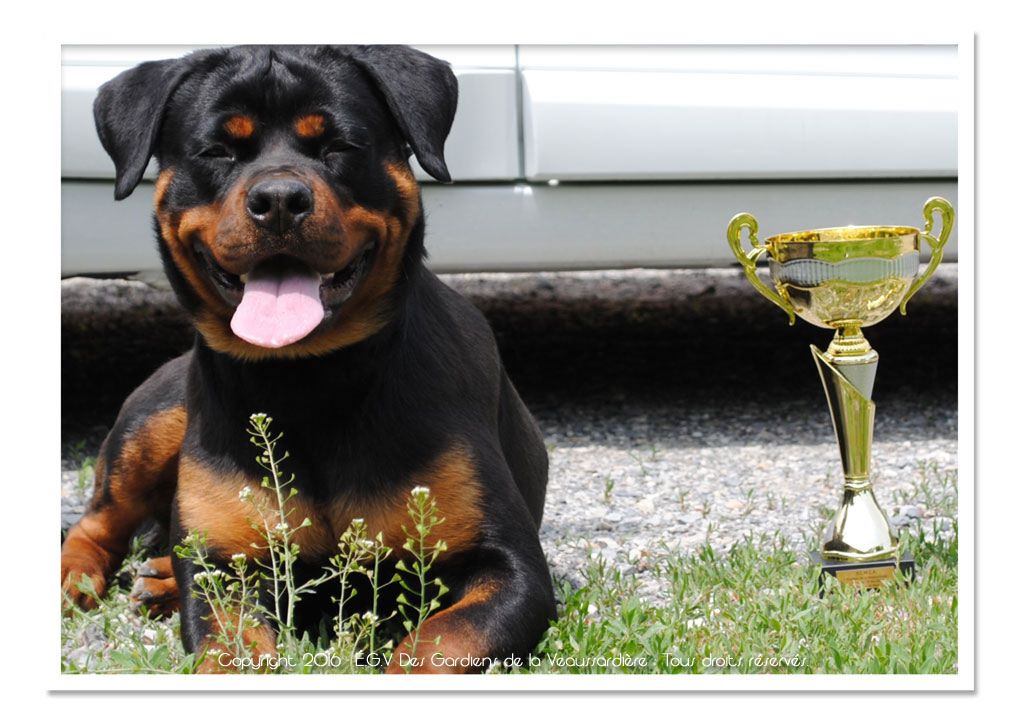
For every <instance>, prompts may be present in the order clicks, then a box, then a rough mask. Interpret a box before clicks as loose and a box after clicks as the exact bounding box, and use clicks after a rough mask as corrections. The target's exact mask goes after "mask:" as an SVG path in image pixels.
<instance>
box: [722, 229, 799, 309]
mask: <svg viewBox="0 0 1024 724" xmlns="http://www.w3.org/2000/svg"><path fill="white" fill-rule="evenodd" d="M743 227H746V228H747V230H748V232H749V237H750V245H751V247H753V248H751V250H750V251H744V250H743V244H742V241H741V239H740V235H741V234H742V233H743ZM726 236H727V237H728V239H729V246H730V247H731V248H732V253H733V254H735V255H736V258H737V259H738V260H739V262H740V264H742V265H743V273H744V274H746V275H747V280H748V281H749V282H750V283H751V284H753V285H754V288H755V289H756V290H757V291H759V292H761V294H763V295H764V296H766V297H768V299H770V300H771V301H773V302H774V303H775V304H777V305H778V306H779V307H781V308H782V310H783V311H785V312H786V314H788V315H789V324H790V326H792V325H794V324H796V312H795V311H794V309H793V305H792V304H790V303H789V301H788V300H786V299H784V298H783V297H782V295H781V294H779V293H778V292H776V291H775V290H774V289H770V288H769V287H768V285H767V284H765V283H764V282H762V281H761V279H760V277H758V276H757V261H758V259H760V258H761V257H762V256H764V255H765V253H766V252H767V251H768V247H767V246H763V245H762V244H761V243H760V242H759V241H758V240H757V219H755V218H754V217H753V216H751V215H750V214H746V213H743V214H736V215H735V216H734V217H732V221H730V222H729V229H728V231H726Z"/></svg>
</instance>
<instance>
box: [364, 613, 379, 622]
mask: <svg viewBox="0 0 1024 724" xmlns="http://www.w3.org/2000/svg"><path fill="white" fill-rule="evenodd" d="M363 620H365V621H369V622H370V623H377V621H378V620H380V616H378V615H377V614H375V613H374V612H373V611H367V612H366V613H364V614H363Z"/></svg>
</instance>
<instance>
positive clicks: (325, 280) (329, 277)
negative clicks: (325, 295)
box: [320, 272, 334, 284]
mask: <svg viewBox="0 0 1024 724" xmlns="http://www.w3.org/2000/svg"><path fill="white" fill-rule="evenodd" d="M333 280H334V272H331V273H330V274H321V275H320V283H321V284H330V283H331V282H332V281H333Z"/></svg>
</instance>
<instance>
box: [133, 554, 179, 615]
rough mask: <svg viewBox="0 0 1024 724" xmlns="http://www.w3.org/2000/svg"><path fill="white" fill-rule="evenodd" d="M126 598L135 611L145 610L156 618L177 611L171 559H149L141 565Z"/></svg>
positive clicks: (177, 600)
mask: <svg viewBox="0 0 1024 724" xmlns="http://www.w3.org/2000/svg"><path fill="white" fill-rule="evenodd" d="M128 598H129V599H130V600H131V602H132V605H133V606H134V608H135V609H136V610H139V609H141V608H145V609H146V611H147V612H148V613H149V614H150V615H151V616H155V617H157V618H163V617H165V616H170V615H171V614H172V613H174V612H175V611H177V610H178V603H179V598H178V581H177V580H176V579H175V578H174V571H173V570H171V557H170V556H163V557H162V558H151V559H149V560H148V561H146V562H145V563H143V564H142V567H141V568H140V569H139V574H138V577H137V578H136V579H135V584H134V585H133V586H132V590H131V593H130V594H128Z"/></svg>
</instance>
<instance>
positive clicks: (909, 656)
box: [62, 526, 958, 674]
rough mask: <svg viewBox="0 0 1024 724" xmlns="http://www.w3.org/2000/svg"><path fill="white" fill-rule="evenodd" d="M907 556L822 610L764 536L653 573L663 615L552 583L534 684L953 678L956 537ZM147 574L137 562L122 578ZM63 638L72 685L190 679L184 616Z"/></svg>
mask: <svg viewBox="0 0 1024 724" xmlns="http://www.w3.org/2000/svg"><path fill="white" fill-rule="evenodd" d="M909 547H910V550H911V551H912V553H913V555H914V557H915V559H916V561H917V564H918V569H919V574H918V578H917V580H916V581H915V582H913V583H911V584H910V585H900V584H898V583H893V584H887V585H886V587H885V588H883V589H881V590H876V591H857V590H855V589H851V588H848V587H843V586H839V585H837V584H835V582H834V581H832V580H831V579H829V580H828V581H827V586H826V592H825V595H824V596H823V597H819V595H818V588H817V583H816V579H815V575H814V570H813V569H812V568H811V567H810V566H809V565H807V564H806V563H805V562H803V561H802V559H801V557H799V556H798V555H797V554H796V553H795V552H794V551H793V550H792V549H790V548H788V547H787V546H785V545H784V544H782V543H781V542H779V541H778V540H773V539H772V538H770V537H768V536H764V537H762V538H761V539H760V540H757V541H746V542H743V543H741V544H738V545H736V546H734V547H733V548H732V549H731V550H729V551H728V552H725V553H716V552H715V551H714V550H712V549H711V548H710V547H704V548H703V549H701V550H699V551H698V552H697V553H695V554H694V555H690V556H681V555H669V556H666V557H665V558H664V559H662V560H661V561H660V562H659V563H658V564H657V570H656V575H657V577H658V578H659V579H663V580H665V581H666V582H667V583H668V589H669V590H668V600H667V601H666V602H664V603H662V604H660V605H658V604H653V603H647V602H644V601H643V600H642V599H641V597H640V596H639V595H638V587H639V581H638V579H637V577H636V576H635V575H630V574H623V573H621V572H619V571H618V570H614V569H611V568H608V567H606V566H605V564H604V563H603V562H600V561H595V562H593V563H591V564H590V566H589V567H588V569H587V570H586V572H585V577H584V578H585V583H584V585H583V586H582V587H580V588H579V589H577V590H572V588H571V587H570V586H569V584H568V583H567V582H565V581H558V580H556V583H557V584H558V596H559V599H560V601H561V604H560V606H559V619H558V621H557V622H556V623H555V624H554V625H553V626H552V627H551V628H550V629H549V630H548V632H547V633H546V635H545V636H544V639H543V640H542V642H541V643H540V645H539V646H538V647H537V649H536V651H535V652H534V658H533V660H532V662H531V663H532V665H531V666H530V668H529V671H530V673H580V674H583V673H763V672H774V673H827V674H854V673H857V674H864V673H877V674H882V673H922V674H923V673H940V674H948V673H955V672H956V670H957V625H956V624H957V615H958V608H957V536H956V528H955V526H954V528H953V531H952V535H950V536H948V537H945V538H943V537H942V536H938V535H933V534H932V532H931V531H926V530H925V529H924V528H923V527H922V529H921V530H920V531H919V532H918V534H917V535H915V536H913V537H912V538H911V539H910V540H909ZM138 562H139V559H138V557H133V558H132V559H131V560H130V561H129V562H128V563H127V564H126V568H125V570H126V571H130V570H131V569H132V567H133V566H135V565H138ZM62 626H63V630H62V639H63V641H64V644H65V649H66V650H67V649H68V648H73V647H74V646H76V645H81V643H83V642H86V641H89V640H92V641H94V642H97V645H96V648H97V651H96V653H94V654H93V655H92V656H90V657H89V658H88V659H86V660H81V661H71V660H69V659H68V658H66V657H64V658H63V661H62V670H63V671H65V672H67V673H73V672H81V671H90V672H102V671H106V672H111V673H115V672H120V673H128V672H136V673H155V672H168V673H187V672H189V671H191V670H192V667H193V660H192V658H191V657H189V656H187V655H185V653H184V651H183V650H182V648H181V644H180V642H179V640H178V630H177V629H178V619H177V615H174V616H173V617H172V618H171V619H169V620H168V621H164V622H154V621H149V620H147V619H145V618H144V617H143V616H142V615H141V614H137V613H133V612H132V611H131V608H130V604H129V602H128V599H127V592H126V589H125V588H124V587H118V588H117V589H116V590H115V591H114V592H113V593H112V594H111V595H109V596H108V597H107V599H106V600H105V601H104V602H103V603H102V605H101V607H100V608H99V609H97V610H96V611H92V612H88V613H84V612H76V613H74V614H73V615H72V616H70V617H68V618H66V619H65V620H64V621H63V622H62ZM100 642H102V643H100ZM114 642H116V644H115V643H114ZM296 651H297V652H298V654H299V657H300V658H301V657H302V656H307V657H310V656H312V655H313V654H314V653H316V652H318V651H319V652H320V653H321V656H320V659H321V660H324V659H327V658H328V656H325V655H323V654H324V651H325V649H323V648H319V649H318V648H317V647H316V646H315V645H314V644H312V643H311V642H309V641H305V642H302V643H301V645H300V646H299V647H298V648H297V649H296ZM328 653H329V654H332V658H333V659H334V660H333V661H326V660H325V661H322V663H325V664H333V665H323V666H309V667H300V669H299V670H301V671H308V672H313V671H317V672H325V673H326V672H332V673H372V672H373V671H374V669H372V668H371V667H356V666H354V665H353V664H351V663H350V662H351V660H352V657H351V653H352V652H344V651H341V650H340V649H338V650H337V651H334V652H328ZM616 656H619V657H629V658H628V659H616V658H615V657H616ZM314 663H315V662H314ZM291 673H295V671H291ZM519 673H524V672H522V671H520V672H519Z"/></svg>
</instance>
